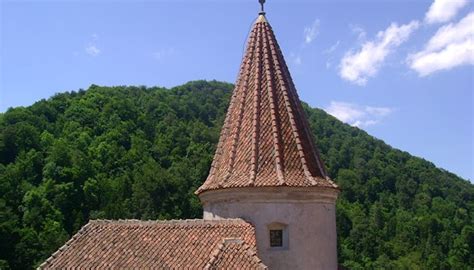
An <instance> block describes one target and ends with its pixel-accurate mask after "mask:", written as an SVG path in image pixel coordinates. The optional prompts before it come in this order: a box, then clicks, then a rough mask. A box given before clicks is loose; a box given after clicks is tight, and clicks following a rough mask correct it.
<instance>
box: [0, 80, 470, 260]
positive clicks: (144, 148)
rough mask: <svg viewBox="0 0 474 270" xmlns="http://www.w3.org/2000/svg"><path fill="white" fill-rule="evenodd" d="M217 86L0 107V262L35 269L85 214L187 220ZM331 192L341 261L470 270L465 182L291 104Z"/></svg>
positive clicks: (212, 135)
mask: <svg viewBox="0 0 474 270" xmlns="http://www.w3.org/2000/svg"><path fill="white" fill-rule="evenodd" d="M231 90H232V85H231V84H226V83H221V82H214V81H213V82H205V81H196V82H190V83H187V84H185V85H183V86H179V87H175V88H173V89H164V88H146V87H100V86H95V85H93V86H91V87H90V88H89V89H88V90H87V91H83V90H80V91H78V92H70V93H62V94H57V95H55V96H53V97H52V98H50V99H48V100H42V101H39V102H37V103H35V104H34V105H32V106H30V107H27V108H23V107H19V108H13V109H9V110H8V111H7V112H6V113H3V114H0V269H7V268H9V267H10V268H14V269H24V268H32V267H34V266H37V265H38V263H40V262H42V261H43V260H44V259H45V258H47V257H48V256H49V255H50V254H51V253H52V252H53V251H55V250H56V249H57V248H58V247H59V246H61V245H62V244H64V242H65V241H66V240H67V239H68V238H69V237H70V236H71V235H72V234H73V233H75V232H76V231H77V230H78V229H79V228H80V227H81V226H82V225H84V224H85V223H86V222H87V221H88V220H89V219H98V218H107V219H120V218H137V219H171V218H199V217H201V206H200V203H199V200H198V198H197V197H196V196H195V195H194V194H193V192H194V191H195V190H196V188H197V187H198V186H199V185H200V184H201V183H202V182H203V181H204V180H205V178H206V176H207V174H208V171H209V166H210V163H211V160H212V157H213V154H214V150H215V146H216V142H217V140H218V136H219V131H220V128H221V125H222V122H223V119H224V114H225V111H226V107H227V104H228V102H229V97H230V93H231ZM305 109H306V111H307V113H308V116H309V120H310V122H311V127H312V130H313V132H314V134H315V135H316V138H317V139H318V140H317V145H318V146H319V148H320V150H321V152H322V156H323V159H324V161H325V163H326V166H327V167H328V171H329V172H330V175H331V177H332V178H333V179H335V180H336V182H337V183H338V184H339V185H340V187H341V188H342V190H343V191H342V193H341V196H340V199H339V200H338V205H337V227H338V228H337V229H338V237H339V239H338V240H339V243H338V249H339V261H340V263H341V264H343V265H345V266H347V267H349V268H350V269H472V266H473V265H474V228H473V223H474V222H473V219H474V213H473V210H474V203H473V198H474V186H473V185H472V184H471V183H469V182H468V181H466V180H463V179H461V178H459V177H457V176H456V175H454V174H452V173H449V172H447V171H445V170H442V169H438V168H436V167H435V166H434V165H433V164H432V163H430V162H428V161H425V160H423V159H420V158H416V157H413V156H411V155H410V154H408V153H406V152H402V151H399V150H396V149H393V148H391V147H390V146H388V145H386V144H385V143H384V142H382V141H380V140H377V139H375V138H373V137H371V136H369V135H368V134H367V133H365V132H364V131H362V130H359V129H357V128H354V127H350V126H348V125H345V124H343V123H341V122H340V121H338V120H337V119H335V118H334V117H332V116H330V115H328V114H326V113H325V112H324V111H322V110H319V109H312V108H309V107H307V106H306V107H305Z"/></svg>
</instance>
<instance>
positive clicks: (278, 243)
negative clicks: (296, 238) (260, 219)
mask: <svg viewBox="0 0 474 270" xmlns="http://www.w3.org/2000/svg"><path fill="white" fill-rule="evenodd" d="M267 228H268V240H269V241H268V244H269V247H270V249H275V250H281V249H288V247H289V245H288V242H289V241H288V240H289V237H288V225H286V224H283V223H280V222H273V223H270V224H268V225H267Z"/></svg>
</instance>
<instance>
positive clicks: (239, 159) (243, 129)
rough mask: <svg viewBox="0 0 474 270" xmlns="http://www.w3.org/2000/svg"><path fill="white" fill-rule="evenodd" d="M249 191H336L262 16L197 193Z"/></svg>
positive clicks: (275, 44) (267, 25)
mask: <svg viewBox="0 0 474 270" xmlns="http://www.w3.org/2000/svg"><path fill="white" fill-rule="evenodd" d="M253 186H255V187H275V186H292V187H312V186H320V187H328V188H337V186H336V185H335V184H334V183H333V182H332V181H331V180H330V179H329V177H328V175H327V173H326V170H325V168H324V164H323V162H322V161H321V158H320V156H319V153H318V151H317V149H316V147H315V146H314V143H313V139H312V135H311V131H310V129H309V123H308V121H307V119H306V116H305V114H304V112H303V108H302V106H301V103H300V100H299V98H298V94H297V93H296V89H295V86H294V85H293V81H292V79H291V76H290V72H289V71H288V67H287V66H286V63H285V60H284V59H283V54H282V52H281V50H280V48H279V46H278V43H277V41H276V38H275V35H274V34H273V31H272V28H271V26H270V24H269V23H268V21H267V20H266V18H265V16H264V15H263V14H260V15H259V17H258V19H257V21H256V22H255V24H254V25H253V29H252V32H251V33H250V37H249V40H248V44H247V49H246V52H245V55H244V58H243V61H242V64H241V68H240V73H239V77H238V79H237V83H236V85H235V88H234V92H233V95H232V98H231V101H230V105H229V109H228V112H227V116H226V119H225V122H224V127H223V129H222V131H221V136H220V140H219V144H218V146H217V150H216V154H215V156H214V161H213V163H212V167H211V171H210V173H209V176H208V178H207V180H206V182H205V183H204V184H203V185H202V186H201V187H200V188H199V189H198V190H197V191H196V193H197V194H199V193H201V192H204V191H207V190H215V189H223V188H234V187H253Z"/></svg>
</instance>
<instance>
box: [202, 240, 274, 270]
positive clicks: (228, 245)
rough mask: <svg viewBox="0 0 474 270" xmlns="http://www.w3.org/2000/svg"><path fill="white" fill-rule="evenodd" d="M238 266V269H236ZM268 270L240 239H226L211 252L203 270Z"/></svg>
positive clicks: (253, 251)
mask: <svg viewBox="0 0 474 270" xmlns="http://www.w3.org/2000/svg"><path fill="white" fill-rule="evenodd" d="M237 266H238V267H237ZM237 268H238V269H268V268H267V267H266V266H265V265H264V264H263V263H262V261H261V260H260V258H258V256H257V253H256V251H255V249H253V248H251V247H250V246H249V245H247V244H246V243H245V242H244V241H243V240H242V239H240V238H230V239H229V238H227V239H224V240H222V243H221V244H220V245H219V246H218V247H217V248H216V249H215V250H214V251H213V252H212V254H211V259H210V260H209V262H208V263H207V265H206V266H205V267H204V269H205V270H211V269H212V270H215V269H237Z"/></svg>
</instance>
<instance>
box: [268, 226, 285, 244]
mask: <svg viewBox="0 0 474 270" xmlns="http://www.w3.org/2000/svg"><path fill="white" fill-rule="evenodd" d="M282 246H283V230H270V247H282Z"/></svg>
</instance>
